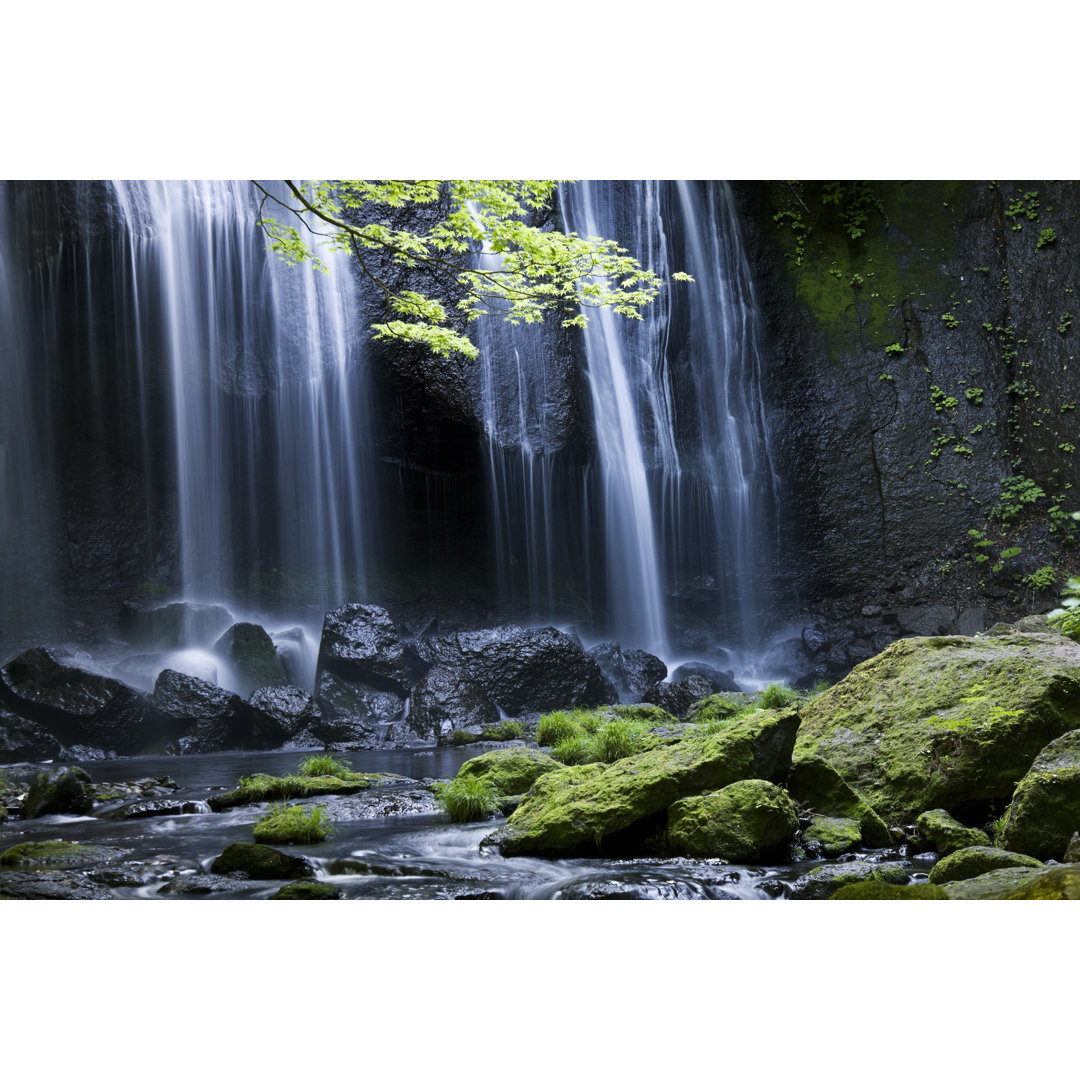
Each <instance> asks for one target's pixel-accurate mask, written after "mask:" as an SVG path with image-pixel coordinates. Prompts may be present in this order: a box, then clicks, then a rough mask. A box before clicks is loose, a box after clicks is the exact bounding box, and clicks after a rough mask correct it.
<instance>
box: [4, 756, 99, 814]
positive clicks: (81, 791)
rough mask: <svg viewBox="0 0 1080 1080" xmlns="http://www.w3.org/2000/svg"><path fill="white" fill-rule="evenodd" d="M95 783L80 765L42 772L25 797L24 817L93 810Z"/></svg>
mask: <svg viewBox="0 0 1080 1080" xmlns="http://www.w3.org/2000/svg"><path fill="white" fill-rule="evenodd" d="M92 785H93V781H92V780H91V779H90V777H89V775H88V774H87V773H86V772H84V771H83V770H82V769H80V768H79V767H78V766H77V765H74V766H72V767H71V768H59V769H46V770H45V771H43V772H39V773H38V774H37V775H36V776H35V777H34V779H33V780H32V781H31V782H30V790H29V792H28V793H27V796H26V798H25V799H24V800H23V806H22V813H23V817H25V818H37V817H45V816H46V815H47V814H76V815H85V814H89V813H90V811H91V809H92V808H93V805H94V794H93V787H92Z"/></svg>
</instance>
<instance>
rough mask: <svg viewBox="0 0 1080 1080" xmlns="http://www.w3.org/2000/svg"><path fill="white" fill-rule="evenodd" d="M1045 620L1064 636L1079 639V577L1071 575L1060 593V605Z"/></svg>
mask: <svg viewBox="0 0 1080 1080" xmlns="http://www.w3.org/2000/svg"><path fill="white" fill-rule="evenodd" d="M1046 621H1047V622H1048V623H1049V624H1050V625H1051V626H1054V627H1057V629H1058V630H1060V631H1061V632H1062V633H1063V634H1064V635H1065V636H1066V637H1070V638H1072V639H1073V640H1074V641H1080V578H1075V577H1071V578H1069V580H1068V581H1067V582H1066V583H1065V588H1064V590H1063V592H1062V594H1061V607H1058V608H1054V610H1053V611H1051V612H1050V614H1049V615H1047V616H1046Z"/></svg>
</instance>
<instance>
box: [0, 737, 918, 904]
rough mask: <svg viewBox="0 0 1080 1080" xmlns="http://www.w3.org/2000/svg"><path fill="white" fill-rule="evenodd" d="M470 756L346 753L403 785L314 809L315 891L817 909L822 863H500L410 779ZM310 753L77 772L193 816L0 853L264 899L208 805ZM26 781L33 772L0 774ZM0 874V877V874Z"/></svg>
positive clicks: (90, 828) (159, 892)
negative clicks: (30, 852) (164, 789)
mask: <svg viewBox="0 0 1080 1080" xmlns="http://www.w3.org/2000/svg"><path fill="white" fill-rule="evenodd" d="M481 752H483V750H479V749H477V748H475V747H469V748H437V749H414V750H385V751H369V752H364V753H353V754H346V755H341V756H343V757H345V758H347V759H348V760H349V761H350V762H351V763H352V766H353V768H354V769H355V770H357V771H361V772H380V773H393V774H396V775H398V776H399V777H401V778H402V779H401V780H399V781H397V782H396V783H394V784H391V785H389V786H388V787H383V788H379V789H377V791H376V790H374V789H373V791H372V792H367V793H363V794H361V795H356V796H347V795H343V796H335V797H333V798H327V799H322V800H320V799H314V800H312V802H313V803H318V802H322V803H323V805H325V806H327V809H328V810H329V812H330V813H331V815H332V817H333V818H334V829H333V832H332V834H331V835H330V837H329V839H328V840H326V841H324V842H322V843H318V844H311V845H289V846H287V847H283V848H281V849H280V850H284V851H287V852H289V853H290V854H294V855H300V856H303V857H304V858H306V859H307V860H309V861H310V862H311V864H312V865H313V866H314V868H315V872H316V880H319V881H324V882H329V883H332V884H334V885H336V886H337V887H338V888H339V890H340V892H341V896H342V898H343V899H350V900H362V899H372V900H446V899H484V900H488V899H492V900H494V899H530V900H549V899H550V900H592V899H634V900H674V899H682V900H751V899H756V900H782V899H789V898H796V899H799V898H812V897H811V896H810V895H809V894H808V892H807V888H806V882H807V880H808V879H807V875H808V874H809V873H810V871H812V870H813V869H815V868H816V867H819V866H822V865H823V864H824V860H821V859H814V860H805V861H801V862H795V863H791V864H787V865H782V866H737V865H731V864H727V863H725V862H723V861H722V860H719V859H682V858H669V859H658V858H637V859H605V858H598V859H582V858H575V859H539V858H526V857H515V858H503V857H502V856H500V855H499V854H498V853H497V852H496V851H494V850H493V849H490V848H489V849H482V848H481V846H480V842H481V841H482V840H483V838H484V837H485V836H487V835H488V834H489V833H490V832H491V831H492V830H493V829H494V828H495V827H496V826H497V825H498V823H499V822H498V821H485V822H476V823H470V824H464V825H458V824H452V823H450V821H449V819H448V817H447V815H446V814H445V813H442V812H440V811H438V810H436V809H434V807H433V803H432V800H431V797H430V793H429V792H428V791H427V789H426V788H425V787H424V786H423V784H422V783H418V781H424V780H430V779H433V778H450V777H453V776H454V775H455V774H456V773H457V770H458V769H459V768H460V766H461V764H462V763H463V762H464V761H465V760H466V759H468V758H470V757H473V756H475V755H476V754H477V753H481ZM306 756H308V754H307V753H301V752H282V751H276V752H264V753H246V752H236V753H221V754H205V755H191V756H188V757H159V758H152V757H139V758H124V759H117V760H112V761H94V762H86V763H83V767H84V768H85V769H86V770H87V772H89V773H90V775H91V776H92V778H93V780H94V781H95V782H96V783H120V782H124V781H132V780H141V779H145V778H148V777H164V776H168V777H169V778H170V779H171V780H172V781H174V782H175V783H176V784H177V785H178V787H177V790H175V791H173V792H171V793H170V795H169V798H170V799H173V800H176V801H182V802H184V803H186V804H190V806H191V809H192V810H193V811H195V812H190V813H181V814H172V815H170V816H159V817H144V818H133V819H126V820H118V819H113V818H110V817H107V816H105V815H107V814H109V813H110V812H111V811H112V806H111V805H110V804H108V803H105V804H100V805H96V806H95V809H94V813H93V815H91V816H86V817H70V816H60V815H51V816H46V817H42V818H37V819H31V820H25V821H24V820H19V819H9V820H8V822H7V823H5V824H4V825H2V826H0V850H3V849H6V848H8V847H11V846H12V845H14V844H19V843H23V842H27V841H42V840H72V841H78V842H80V843H93V844H100V845H104V846H107V847H110V848H119V849H122V850H123V851H124V852H125V855H124V856H123V859H122V861H120V862H118V863H115V864H111V865H110V866H109V867H108V868H107V871H106V873H105V876H104V877H102V876H101V872H98V874H97V876H96V880H98V882H99V883H103V884H106V885H108V886H109V888H110V891H111V893H112V895H113V896H115V897H117V898H120V899H210V900H235V899H265V898H268V897H270V896H272V895H273V894H274V893H275V892H277V890H278V889H279V888H280V887H281V885H282V884H284V882H282V881H273V882H270V881H254V880H247V879H244V878H236V877H228V878H227V877H225V876H223V875H215V874H211V873H210V865H211V863H212V862H213V861H214V859H215V858H216V857H217V856H218V855H220V854H221V852H222V851H223V849H224V848H225V847H226V846H227V845H229V844H232V843H236V842H251V840H252V825H253V824H254V822H255V821H256V819H257V818H259V817H260V816H261V815H262V814H263V813H264V812H265V806H262V805H252V806H243V807H238V808H235V809H232V810H228V811H224V812H218V813H215V812H212V811H210V810H209V808H208V807H207V805H206V799H207V798H209V797H210V796H211V795H212V794H214V793H215V792H220V791H226V790H230V789H232V788H234V787H235V786H236V782H237V780H238V778H239V777H241V776H246V775H251V774H254V773H258V772H264V773H269V774H271V775H283V774H284V773H286V772H289V771H291V770H293V769H294V768H295V767H296V766H297V765H298V763H299V762H300V760H301V759H302V758H304V757H306ZM7 771H8V773H9V775H12V776H13V778H15V777H16V776H17V777H19V778H20V779H28V778H29V777H30V776H31V775H32V773H33V771H34V767H28V768H27V769H25V770H18V769H12V768H11V767H9V768H8V770H7ZM935 858H936V856H915V857H913V858H908V857H907V856H906V854H905V853H904V851H903V849H900V850H899V851H894V850H890V851H875V852H863V853H861V854H860V855H858V856H854V855H849V856H844V857H842V858H841V859H839V860H833V862H832V863H831V864H830V865H835V864H836V863H837V862H839V863H845V862H854V861H860V862H874V863H880V862H889V863H890V864H895V867H894V869H895V870H897V871H900V870H903V871H906V872H907V874H908V877H909V880H912V881H918V880H925V876H926V874H927V873H928V872H929V869H930V867H931V866H932V864H933V861H934V860H935ZM0 873H4V871H2V870H0Z"/></svg>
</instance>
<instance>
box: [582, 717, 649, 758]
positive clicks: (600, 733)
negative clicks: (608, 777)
mask: <svg viewBox="0 0 1080 1080" xmlns="http://www.w3.org/2000/svg"><path fill="white" fill-rule="evenodd" d="M644 733H645V725H644V724H642V723H638V722H635V721H634V720H627V719H620V720H612V721H611V722H610V723H608V724H601V725H600V727H598V728H597V729H596V733H595V734H594V735H593V736H592V738H591V739H590V740H589V741H590V745H591V750H592V760H593V761H602V762H605V763H608V764H610V763H611V762H612V761H618V760H620V759H621V758H624V757H631V756H632V755H633V754H636V753H639V752H640V750H641V736H642V735H643V734H644Z"/></svg>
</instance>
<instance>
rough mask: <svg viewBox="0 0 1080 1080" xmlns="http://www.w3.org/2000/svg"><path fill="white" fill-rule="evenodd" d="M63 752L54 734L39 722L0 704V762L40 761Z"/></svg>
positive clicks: (58, 755) (55, 756)
mask: <svg viewBox="0 0 1080 1080" xmlns="http://www.w3.org/2000/svg"><path fill="white" fill-rule="evenodd" d="M62 753H63V749H62V747H61V746H60V743H59V742H58V741H57V740H56V738H55V736H53V735H50V734H49V732H48V731H46V730H45V728H43V727H42V726H41V725H40V724H36V723H34V721H33V720H27V719H26V718H25V717H22V716H16V715H15V714H14V713H13V712H9V711H8V710H7V709H5V708H4V707H3V706H2V705H0V764H7V763H9V762H13V761H41V760H43V759H45V758H57V757H60V755H61V754H62Z"/></svg>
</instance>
